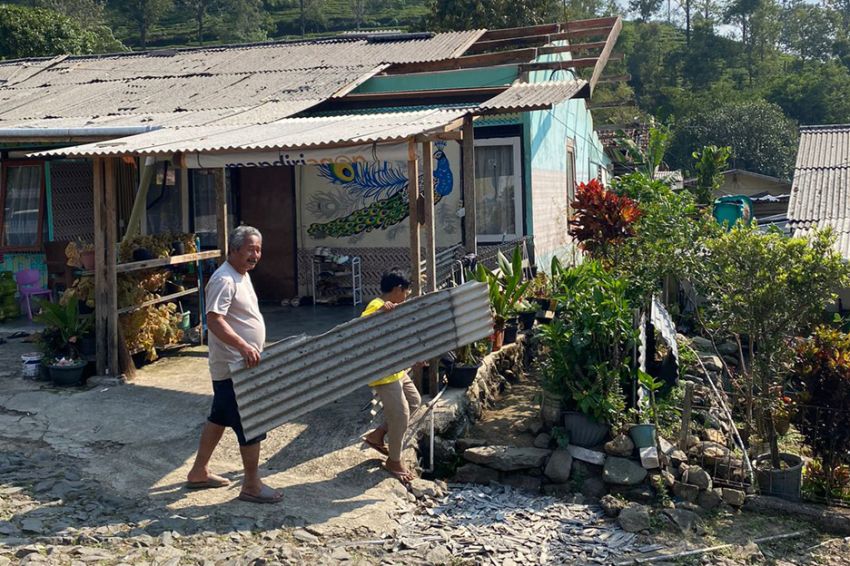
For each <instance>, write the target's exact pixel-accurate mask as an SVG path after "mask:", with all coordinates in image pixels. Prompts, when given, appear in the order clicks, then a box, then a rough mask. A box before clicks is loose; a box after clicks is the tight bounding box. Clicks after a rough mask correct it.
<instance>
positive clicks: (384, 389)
mask: <svg viewBox="0 0 850 566" xmlns="http://www.w3.org/2000/svg"><path fill="white" fill-rule="evenodd" d="M373 389H374V390H375V393H376V394H377V395H378V398H379V399H380V400H381V404H382V405H383V406H384V424H382V425H381V428H383V429H384V430H386V431H387V448H388V449H389V453H390V456H389V457H390V460H394V461H396V462H397V461H400V460H401V443H402V441H403V440H404V433H405V432H406V431H407V424H408V422H409V421H410V415H412V414H413V413H415V412H416V409H418V408H419V405H420V404H421V403H422V398H421V397H420V396H419V392H418V391H417V390H416V386H415V385H414V384H413V381H412V380H411V379H410V376H409V375H405V376H404V378H402V379H399V380H398V381H394V382H392V383H387V384H385V385H377V386H375V387H374V388H373Z"/></svg>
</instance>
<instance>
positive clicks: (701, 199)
mask: <svg viewBox="0 0 850 566" xmlns="http://www.w3.org/2000/svg"><path fill="white" fill-rule="evenodd" d="M692 155H693V158H694V159H695V160H696V165H695V166H694V169H695V170H696V173H697V185H696V187H695V191H694V194H695V196H696V199H697V202H698V203H699V204H705V205H708V204H711V202H712V201H713V200H714V191H716V190H718V189H719V188H720V185H722V184H723V171H725V170H726V163H727V162H728V161H729V157H730V156H731V155H732V148H731V147H728V146H726V147H717V146H716V145H708V146H706V147H704V148H702V149H701V150H699V151H695V152H694V153H693V154H692Z"/></svg>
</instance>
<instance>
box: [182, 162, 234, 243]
mask: <svg viewBox="0 0 850 566" xmlns="http://www.w3.org/2000/svg"><path fill="white" fill-rule="evenodd" d="M222 174H224V181H225V190H226V193H227V225H228V226H234V225H235V224H234V222H235V218H236V217H235V215H234V212H235V211H234V209H233V204H234V203H233V192H232V191H231V189H230V171H222V170H220V169H194V170H192V221H193V230H194V232H195V233H196V234H197V235H198V237H199V238H200V239H201V247H202V248H215V247H217V246H218V236H217V224H216V202H215V187H216V183H218V178H219V175H222Z"/></svg>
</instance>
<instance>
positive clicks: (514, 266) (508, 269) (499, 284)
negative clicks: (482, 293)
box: [474, 246, 528, 351]
mask: <svg viewBox="0 0 850 566" xmlns="http://www.w3.org/2000/svg"><path fill="white" fill-rule="evenodd" d="M496 259H497V261H498V264H499V269H498V271H497V272H495V271H491V270H489V269H487V268H486V267H485V266H484V265H483V264H481V263H479V264H478V266H477V268H476V271H475V274H474V278H475V279H476V280H477V281H480V282H482V283H487V288H488V290H489V294H490V310H491V311H492V313H493V351H496V350H498V349H499V348H501V347H502V343H503V340H504V334H505V326H506V325H507V321H508V319H509V318H510V317H511V315H513V314H514V308H515V306H516V304H517V303H518V302H519V301H520V300H521V299H522V297H523V295H524V294H525V291H526V289H527V288H528V282H523V280H522V252H521V251H520V248H519V246H517V247H516V248H514V253H513V256H512V258H511V260H510V261H508V259H507V258H506V257H505V256H504V254H502V253H501V252H499V253H498V254H497V256H496Z"/></svg>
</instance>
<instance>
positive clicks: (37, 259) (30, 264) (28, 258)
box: [0, 253, 47, 287]
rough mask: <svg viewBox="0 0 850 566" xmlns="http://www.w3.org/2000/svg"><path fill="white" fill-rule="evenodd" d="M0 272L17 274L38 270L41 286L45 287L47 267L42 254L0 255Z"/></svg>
mask: <svg viewBox="0 0 850 566" xmlns="http://www.w3.org/2000/svg"><path fill="white" fill-rule="evenodd" d="M0 258H2V259H0V271H11V272H12V273H17V272H18V271H21V270H23V269H38V270H39V271H40V272H41V285H42V287H45V286H46V285H47V265H46V264H45V263H44V254H37V253H4V254H0Z"/></svg>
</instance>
